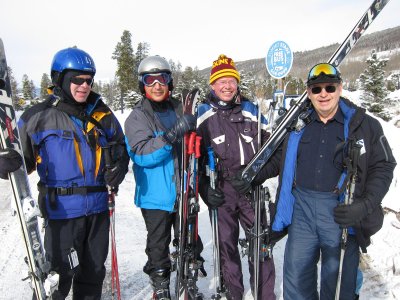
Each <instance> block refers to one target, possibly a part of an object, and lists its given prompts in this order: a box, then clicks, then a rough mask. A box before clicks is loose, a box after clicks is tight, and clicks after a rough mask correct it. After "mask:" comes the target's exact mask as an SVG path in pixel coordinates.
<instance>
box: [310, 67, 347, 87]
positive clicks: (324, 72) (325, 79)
mask: <svg viewBox="0 0 400 300" xmlns="http://www.w3.org/2000/svg"><path fill="white" fill-rule="evenodd" d="M341 81H342V78H341V77H340V72H339V71H338V70H337V69H336V68H335V67H334V66H333V65H331V64H328V63H322V64H318V65H315V66H314V67H312V68H311V70H310V72H309V73H308V78H307V85H308V86H310V85H312V84H316V83H340V82H341Z"/></svg>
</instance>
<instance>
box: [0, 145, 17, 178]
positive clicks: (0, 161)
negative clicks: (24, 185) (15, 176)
mask: <svg viewBox="0 0 400 300" xmlns="http://www.w3.org/2000/svg"><path fill="white" fill-rule="evenodd" d="M21 166H22V157H21V155H20V154H19V153H18V152H17V151H16V150H14V149H12V148H6V149H0V178H2V179H8V173H10V172H14V171H16V170H18V169H19V168H20V167H21Z"/></svg>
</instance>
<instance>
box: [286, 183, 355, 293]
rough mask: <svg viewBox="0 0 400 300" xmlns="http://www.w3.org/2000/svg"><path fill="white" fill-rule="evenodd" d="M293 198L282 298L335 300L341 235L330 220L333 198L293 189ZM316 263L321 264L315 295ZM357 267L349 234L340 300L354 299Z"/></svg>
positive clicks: (328, 194)
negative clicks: (319, 262)
mask: <svg viewBox="0 0 400 300" xmlns="http://www.w3.org/2000/svg"><path fill="white" fill-rule="evenodd" d="M293 195H294V196H295V198H296V200H295V204H294V210H293V217H292V224H291V225H290V226H289V232H288V239H287V242H286V249H285V258H284V267H283V296H284V299H285V300H302V299H304V300H318V299H324V300H330V299H335V291H336V283H337V278H338V270H339V258H340V237H341V233H342V230H341V229H340V228H339V225H338V224H337V223H335V221H334V217H333V209H334V208H335V207H336V205H337V204H338V200H337V195H336V194H333V193H330V192H315V191H310V190H306V189H302V188H299V187H296V188H295V189H294V190H293ZM318 261H321V275H320V293H319V296H318V291H317V284H318V274H317V273H318V272H317V271H318V268H317V264H318ZM358 264H359V250H358V244H357V242H356V240H355V237H354V236H350V235H349V238H348V240H347V247H346V252H345V257H344V263H343V272H342V285H341V290H340V291H341V293H340V299H341V300H352V299H354V293H355V288H356V278H357V268H358Z"/></svg>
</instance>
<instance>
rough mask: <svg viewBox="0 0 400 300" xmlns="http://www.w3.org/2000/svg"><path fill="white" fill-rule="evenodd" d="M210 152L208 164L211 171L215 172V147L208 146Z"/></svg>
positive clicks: (208, 152)
mask: <svg viewBox="0 0 400 300" xmlns="http://www.w3.org/2000/svg"><path fill="white" fill-rule="evenodd" d="M207 154H208V166H209V168H210V171H213V172H215V157H214V149H213V148H212V147H207Z"/></svg>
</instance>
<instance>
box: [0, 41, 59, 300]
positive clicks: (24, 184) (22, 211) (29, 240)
mask: <svg viewBox="0 0 400 300" xmlns="http://www.w3.org/2000/svg"><path fill="white" fill-rule="evenodd" d="M0 127H1V130H0V136H1V148H2V149H5V148H12V149H14V150H16V151H18V152H19V154H21V156H22V157H23V153H22V147H21V142H20V137H19V132H18V128H17V119H16V116H15V111H14V107H13V104H12V99H11V86H10V79H9V77H8V69H7V62H6V56H5V52H4V46H3V41H2V40H1V39H0ZM9 179H10V182H11V186H12V190H13V194H14V200H15V208H16V215H17V217H18V220H19V224H20V226H21V230H22V237H23V241H24V245H25V250H26V254H27V256H26V258H25V261H26V262H27V264H28V267H29V272H28V278H27V279H29V281H30V285H31V288H32V289H33V291H34V294H35V296H36V299H38V300H43V299H51V295H52V293H53V291H54V290H55V289H56V288H57V287H58V281H59V275H58V274H55V273H53V272H51V270H50V263H49V262H48V261H47V260H46V257H45V251H44V248H43V242H42V238H41V234H40V226H39V222H38V217H39V215H40V211H39V208H38V206H37V202H36V200H34V199H33V197H32V194H31V190H30V187H29V180H28V175H27V172H26V166H25V162H24V163H23V165H22V166H21V168H20V169H18V170H17V171H15V172H12V173H10V175H9Z"/></svg>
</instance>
